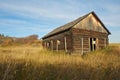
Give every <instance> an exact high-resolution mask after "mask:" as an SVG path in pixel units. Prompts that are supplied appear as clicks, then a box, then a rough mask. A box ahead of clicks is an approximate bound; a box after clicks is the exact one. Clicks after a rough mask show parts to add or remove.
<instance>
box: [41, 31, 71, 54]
mask: <svg viewBox="0 0 120 80" xmlns="http://www.w3.org/2000/svg"><path fill="white" fill-rule="evenodd" d="M65 37H66V47H67V48H66V49H67V52H71V51H72V43H71V42H72V40H71V32H70V31H65V32H62V33H59V34H56V35H54V36H51V37H49V38H46V39H44V40H43V46H44V47H46V48H48V49H51V50H64V51H65ZM57 41H60V44H59V45H57ZM47 44H49V46H48V45H47Z"/></svg>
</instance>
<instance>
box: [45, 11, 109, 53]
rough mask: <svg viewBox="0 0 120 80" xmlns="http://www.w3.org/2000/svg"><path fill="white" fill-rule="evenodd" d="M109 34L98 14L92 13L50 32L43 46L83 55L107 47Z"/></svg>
mask: <svg viewBox="0 0 120 80" xmlns="http://www.w3.org/2000/svg"><path fill="white" fill-rule="evenodd" d="M109 34H110V32H109V31H108V30H107V29H106V28H105V26H104V24H103V23H102V22H101V21H100V19H99V18H98V17H97V16H96V14H95V13H94V12H91V13H89V14H87V15H85V16H83V17H80V18H78V19H76V20H74V21H72V22H70V23H68V24H65V25H64V26H61V27H58V28H56V29H55V30H53V31H52V32H50V33H49V34H48V35H46V36H45V37H43V46H44V47H46V48H48V49H51V50H57V51H58V50H64V51H66V52H70V53H78V54H83V53H86V52H89V51H94V50H98V49H102V48H104V47H106V46H107V45H108V43H109V41H108V40H109V39H108V35H109Z"/></svg>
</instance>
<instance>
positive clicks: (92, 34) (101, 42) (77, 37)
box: [71, 28, 108, 53]
mask: <svg viewBox="0 0 120 80" xmlns="http://www.w3.org/2000/svg"><path fill="white" fill-rule="evenodd" d="M71 31H72V39H73V40H72V41H73V50H74V52H75V53H82V49H83V53H86V52H89V51H90V43H89V42H90V41H89V39H90V38H96V39H97V40H96V48H97V49H102V48H103V47H105V46H107V45H108V34H106V33H101V32H97V31H90V30H83V29H77V28H72V30H71ZM82 40H83V46H82ZM105 40H106V41H105ZM82 47H83V48H82Z"/></svg>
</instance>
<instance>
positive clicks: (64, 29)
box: [42, 11, 111, 39]
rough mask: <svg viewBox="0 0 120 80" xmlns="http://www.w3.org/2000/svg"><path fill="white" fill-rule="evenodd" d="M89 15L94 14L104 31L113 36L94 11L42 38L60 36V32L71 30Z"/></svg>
mask: <svg viewBox="0 0 120 80" xmlns="http://www.w3.org/2000/svg"><path fill="white" fill-rule="evenodd" d="M89 14H93V15H94V16H95V17H96V19H97V20H98V21H99V22H100V23H101V24H102V26H103V27H104V29H105V30H106V31H107V32H108V34H111V33H110V32H109V30H108V29H107V28H106V27H105V25H104V24H103V23H102V21H101V20H100V19H99V18H98V16H97V15H96V14H95V13H94V12H93V11H92V12H90V13H88V14H86V15H84V16H82V17H79V18H78V19H76V20H73V21H71V22H69V23H67V24H65V25H63V26H60V27H58V28H56V29H54V30H53V31H51V32H49V33H48V34H47V35H45V36H44V37H42V39H45V38H48V37H50V36H53V35H55V34H58V33H60V32H63V31H66V30H69V29H70V28H72V27H73V26H74V25H76V24H77V23H79V22H80V21H82V20H83V19H84V18H86V17H87V16H88V15H89Z"/></svg>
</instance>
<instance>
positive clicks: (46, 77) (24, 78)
mask: <svg viewBox="0 0 120 80" xmlns="http://www.w3.org/2000/svg"><path fill="white" fill-rule="evenodd" d="M0 80H120V45H111V46H110V47H108V48H106V49H104V50H100V51H95V52H92V53H90V54H86V55H84V56H82V57H81V56H75V55H72V56H71V55H67V54H65V53H64V52H52V51H47V50H45V49H43V48H42V47H35V46H25V45H24V46H19V47H16V46H12V47H0Z"/></svg>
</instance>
